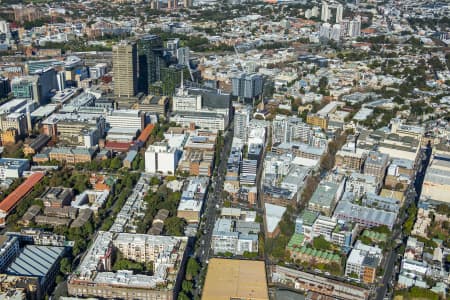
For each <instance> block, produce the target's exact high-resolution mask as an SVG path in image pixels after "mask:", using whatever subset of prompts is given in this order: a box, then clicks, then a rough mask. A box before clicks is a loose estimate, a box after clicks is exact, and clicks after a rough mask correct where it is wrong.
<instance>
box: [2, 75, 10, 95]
mask: <svg viewBox="0 0 450 300" xmlns="http://www.w3.org/2000/svg"><path fill="white" fill-rule="evenodd" d="M10 92H11V83H10V81H9V79H8V78H4V77H0V99H2V98H6V97H7V96H8V94H9V93H10Z"/></svg>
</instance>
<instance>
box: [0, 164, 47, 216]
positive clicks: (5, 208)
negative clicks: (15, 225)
mask: <svg viewBox="0 0 450 300" xmlns="http://www.w3.org/2000/svg"><path fill="white" fill-rule="evenodd" d="M42 178H44V173H41V172H36V173H33V174H31V175H30V176H29V177H28V178H27V180H25V181H24V182H23V183H22V184H21V185H19V186H18V187H17V188H16V189H15V190H14V191H13V192H12V193H11V194H9V195H8V196H7V197H6V198H5V199H3V201H2V202H1V203H0V211H2V212H5V213H8V212H10V211H11V210H12V209H13V208H14V207H15V206H16V205H17V203H18V202H19V201H20V200H22V198H23V197H24V196H25V195H26V194H28V193H29V192H30V191H31V190H32V189H33V187H34V185H35V184H36V183H38V182H39V181H41V179H42Z"/></svg>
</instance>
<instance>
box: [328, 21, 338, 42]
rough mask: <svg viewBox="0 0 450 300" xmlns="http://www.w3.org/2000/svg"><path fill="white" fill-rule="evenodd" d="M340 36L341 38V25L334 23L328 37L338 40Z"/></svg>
mask: <svg viewBox="0 0 450 300" xmlns="http://www.w3.org/2000/svg"><path fill="white" fill-rule="evenodd" d="M340 38H341V25H339V24H334V25H333V28H332V29H331V33H330V39H332V40H334V41H339V40H340Z"/></svg>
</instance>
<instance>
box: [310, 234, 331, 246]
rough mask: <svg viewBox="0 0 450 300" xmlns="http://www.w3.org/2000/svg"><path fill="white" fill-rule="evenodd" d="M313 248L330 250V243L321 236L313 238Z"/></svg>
mask: <svg viewBox="0 0 450 300" xmlns="http://www.w3.org/2000/svg"><path fill="white" fill-rule="evenodd" d="M313 247H314V248H316V249H319V250H331V247H332V246H331V243H330V242H328V241H327V240H325V238H324V237H323V235H319V236H318V237H315V238H314V240H313Z"/></svg>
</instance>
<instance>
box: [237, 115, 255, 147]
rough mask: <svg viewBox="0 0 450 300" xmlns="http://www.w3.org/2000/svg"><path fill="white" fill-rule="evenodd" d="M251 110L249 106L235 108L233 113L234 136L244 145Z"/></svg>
mask: <svg viewBox="0 0 450 300" xmlns="http://www.w3.org/2000/svg"><path fill="white" fill-rule="evenodd" d="M251 113H252V109H251V107H249V106H238V107H235V112H234V136H235V137H237V138H240V139H242V140H243V141H244V143H246V141H247V127H248V124H249V123H250V115H251Z"/></svg>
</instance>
